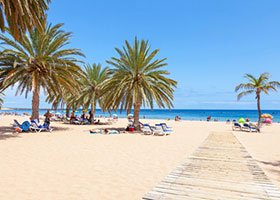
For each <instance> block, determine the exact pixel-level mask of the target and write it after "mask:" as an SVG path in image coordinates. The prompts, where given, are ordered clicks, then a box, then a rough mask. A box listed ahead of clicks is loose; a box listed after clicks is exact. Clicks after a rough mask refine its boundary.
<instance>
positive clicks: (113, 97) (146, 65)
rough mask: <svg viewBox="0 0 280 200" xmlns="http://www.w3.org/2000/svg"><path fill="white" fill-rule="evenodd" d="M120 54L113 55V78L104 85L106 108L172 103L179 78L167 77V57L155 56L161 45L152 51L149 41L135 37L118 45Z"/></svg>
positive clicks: (129, 107) (160, 105) (127, 108)
mask: <svg viewBox="0 0 280 200" xmlns="http://www.w3.org/2000/svg"><path fill="white" fill-rule="evenodd" d="M116 51H117V53H118V54H119V57H112V58H111V59H110V60H109V61H107V63H108V64H110V65H111V66H113V70H112V72H113V74H112V78H111V79H109V80H108V81H107V82H106V85H105V87H104V92H105V93H106V95H104V98H103V109H104V110H110V109H113V110H116V109H118V108H120V109H121V110H123V109H124V110H126V111H130V110H131V109H132V107H133V106H134V105H135V104H136V103H140V104H141V105H143V106H145V107H150V108H154V104H157V105H158V106H159V108H166V107H167V108H171V107H173V104H172V101H173V92H174V88H175V87H176V85H177V82H176V81H174V80H172V79H170V78H168V77H167V76H166V75H169V72H168V71H166V70H164V69H162V68H163V67H164V66H167V64H166V63H165V61H166V58H165V59H160V60H159V59H155V57H156V55H157V54H158V52H159V49H156V50H154V51H150V46H149V43H148V41H145V40H141V41H139V40H138V39H137V38H135V40H134V43H133V44H132V45H131V44H130V43H129V42H128V41H125V46H124V47H123V48H122V49H118V48H116Z"/></svg>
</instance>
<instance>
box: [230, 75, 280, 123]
mask: <svg viewBox="0 0 280 200" xmlns="http://www.w3.org/2000/svg"><path fill="white" fill-rule="evenodd" d="M269 77H270V75H269V74H268V73H262V74H261V75H260V76H259V77H257V78H256V77H254V76H253V75H251V74H246V75H245V78H246V79H247V80H248V82H247V83H241V84H239V85H238V86H236V88H235V92H238V91H240V90H241V92H240V93H239V94H238V95H237V99H238V100H240V99H241V98H242V97H244V96H245V95H248V94H253V93H255V94H256V99H257V104H258V114H259V120H258V123H260V119H261V109H260V95H261V93H262V92H263V93H265V94H268V93H269V91H271V90H272V91H277V87H280V82H278V81H269Z"/></svg>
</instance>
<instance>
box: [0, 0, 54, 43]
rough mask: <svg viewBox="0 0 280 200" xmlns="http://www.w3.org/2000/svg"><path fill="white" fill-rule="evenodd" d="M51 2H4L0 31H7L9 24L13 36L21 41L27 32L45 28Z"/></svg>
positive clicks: (15, 0) (22, 0) (23, 0)
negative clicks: (6, 25)
mask: <svg viewBox="0 0 280 200" xmlns="http://www.w3.org/2000/svg"><path fill="white" fill-rule="evenodd" d="M50 2H51V0H2V1H1V3H0V29H1V30H2V32H3V31H5V21H6V22H7V24H8V26H9V29H10V32H11V34H12V35H13V36H14V37H15V38H16V39H19V37H20V36H21V35H23V33H25V31H26V30H29V31H31V29H32V28H34V27H37V28H39V29H40V30H42V28H43V22H44V21H45V18H46V15H45V11H46V10H47V9H48V3H50Z"/></svg>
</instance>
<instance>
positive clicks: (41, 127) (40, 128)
mask: <svg viewBox="0 0 280 200" xmlns="http://www.w3.org/2000/svg"><path fill="white" fill-rule="evenodd" d="M30 130H32V131H35V132H36V133H37V132H42V131H48V132H52V129H51V128H50V127H48V126H47V125H46V124H43V125H38V124H37V122H36V121H35V120H32V121H31V126H30Z"/></svg>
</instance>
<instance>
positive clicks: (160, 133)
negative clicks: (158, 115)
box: [153, 124, 168, 136]
mask: <svg viewBox="0 0 280 200" xmlns="http://www.w3.org/2000/svg"><path fill="white" fill-rule="evenodd" d="M167 134H168V133H167V132H165V131H164V130H163V128H162V126H161V125H160V124H156V125H155V127H154V129H153V135H157V136H164V135H167Z"/></svg>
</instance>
